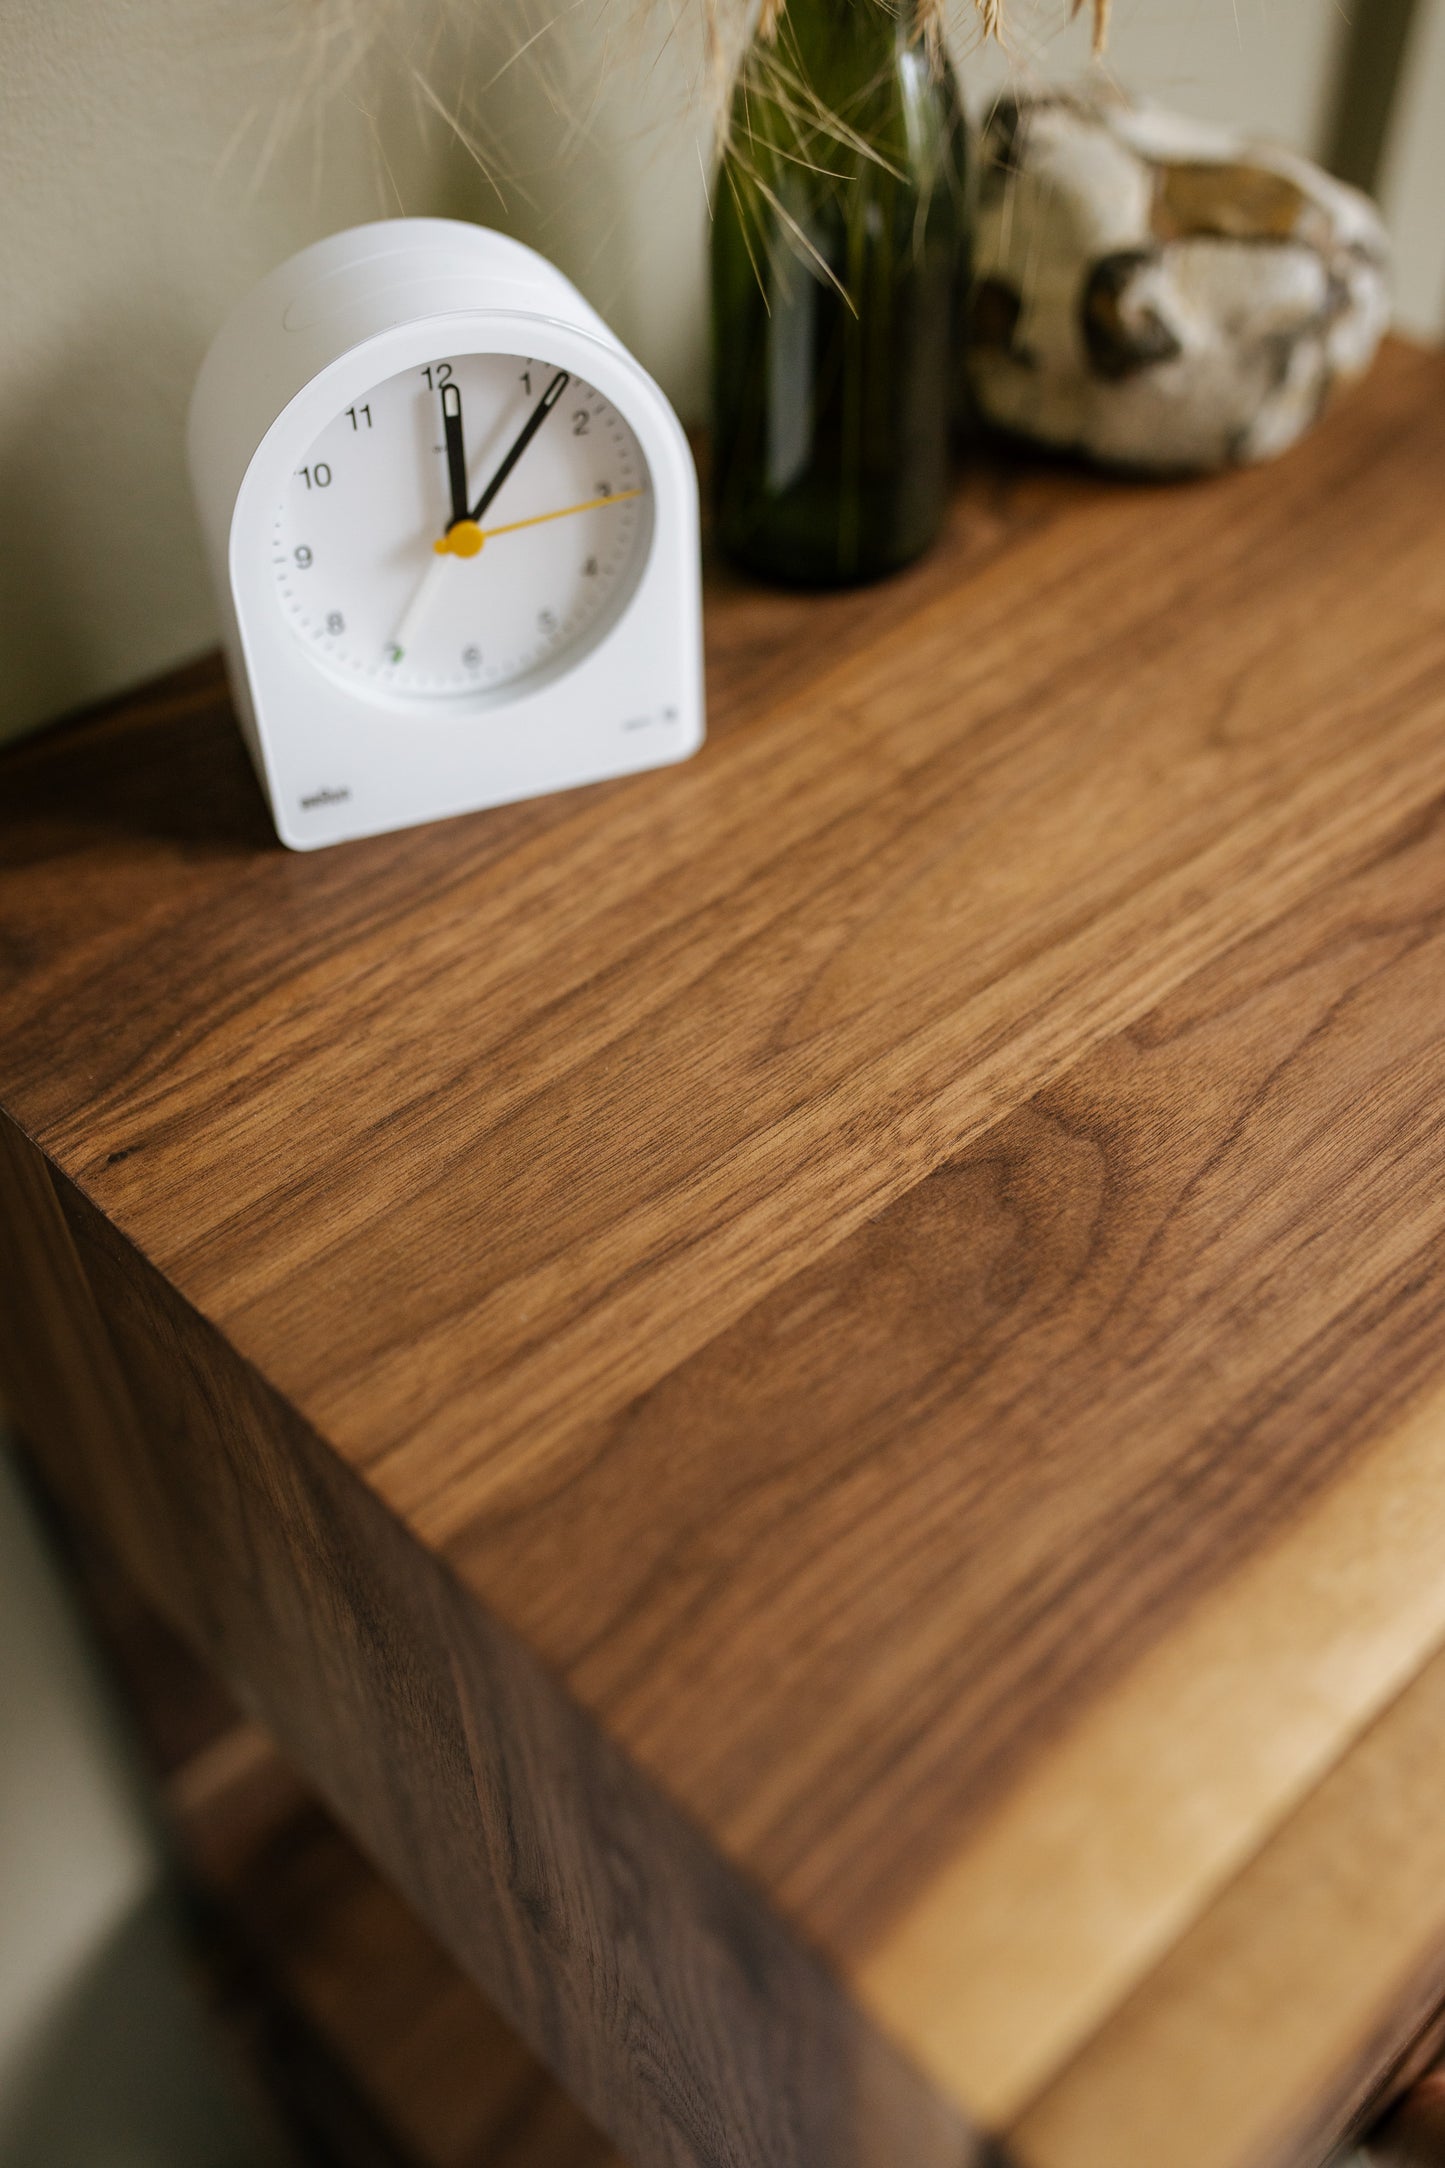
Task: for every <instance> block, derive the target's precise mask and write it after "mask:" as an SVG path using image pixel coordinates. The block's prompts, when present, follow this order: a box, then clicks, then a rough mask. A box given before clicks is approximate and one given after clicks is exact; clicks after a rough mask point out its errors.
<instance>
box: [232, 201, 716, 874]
mask: <svg viewBox="0 0 1445 2168" xmlns="http://www.w3.org/2000/svg"><path fill="white" fill-rule="evenodd" d="M190 449H191V466H192V475H193V479H194V483H195V488H196V495H197V502H198V506H199V508H200V512H201V519H202V526H203V530H204V532H205V536H206V540H207V544H208V548H209V551H210V555H211V559H212V564H213V568H214V570H215V572H216V577H217V586H218V590H219V593H220V597H221V601H222V605H223V620H224V630H225V636H226V647H227V657H228V663H229V666H230V674H231V678H232V683H233V687H234V690H235V692H236V696H237V707H238V711H239V714H240V719H241V723H242V728H243V731H244V733H245V735H246V738H247V742H248V744H249V746H250V748H251V751H252V754H253V757H254V759H255V762H256V766H257V769H258V772H259V774H260V776H261V780H262V784H263V786H264V788H265V789H266V792H267V795H268V798H269V800H270V804H271V810H272V814H273V817H274V819H275V822H276V827H277V830H278V832H279V834H280V835H281V837H282V840H283V841H285V842H287V843H290V844H292V845H294V846H296V847H299V848H306V847H309V846H312V845H315V844H319V843H329V842H336V841H340V840H342V839H343V838H344V837H348V836H358V835H365V834H369V833H373V832H375V831H377V830H379V829H383V828H394V827H399V826H403V825H406V824H408V823H410V822H413V821H419V820H427V819H433V818H437V817H439V816H441V815H444V814H448V813H454V812H461V811H464V810H468V809H471V808H475V807H479V806H485V805H493V804H499V803H501V802H503V801H505V800H508V799H513V798H519V797H526V796H531V795H534V794H536V793H537V792H540V791H546V790H554V789H563V788H567V787H570V786H571V785H573V784H577V783H584V782H591V781H596V780H601V779H602V778H604V777H608V776H616V775H622V774H626V773H628V772H631V771H635V770H638V769H642V768H649V767H655V766H658V765H661V764H664V763H667V762H672V761H677V760H681V759H683V758H685V757H686V756H687V755H688V754H689V753H691V752H693V751H695V750H696V748H697V746H698V745H699V744H700V743H701V740H702V735H703V714H702V696H701V637H700V603H699V578H698V544H697V489H696V479H695V476H694V472H693V468H692V462H691V458H690V455H689V453H688V450H687V446H686V441H685V439H684V438H683V436H682V432H681V430H680V428H679V426H678V423H677V420H676V417H675V416H674V415H673V413H672V411H671V409H670V407H669V406H668V405H667V402H666V400H665V399H664V398H663V396H662V394H661V393H660V392H659V391H658V389H657V387H656V386H655V385H654V384H653V383H652V382H651V380H650V379H649V378H648V377H647V376H646V375H645V374H644V372H643V371H642V370H641V369H640V368H639V366H638V365H637V363H636V362H635V361H633V359H632V358H631V356H630V355H628V354H627V353H626V351H625V349H624V348H622V347H621V346H620V345H619V343H618V342H617V340H616V339H615V338H614V337H613V336H612V334H611V333H610V332H609V331H608V330H607V329H606V327H605V326H604V325H603V324H602V323H601V321H600V319H598V318H596V317H595V316H594V315H593V314H592V312H591V310H590V309H589V308H588V307H587V304H586V303H585V302H584V301H582V299H581V297H580V296H579V295H578V294H577V293H576V292H575V290H574V289H573V288H572V287H570V286H569V285H568V284H567V283H566V281H565V280H563V279H562V277H561V275H560V274H559V273H558V272H557V271H556V270H555V269H554V268H553V267H552V266H551V265H550V264H548V263H546V261H545V260H544V259H543V258H541V257H539V256H537V255H535V254H534V252H533V251H531V250H528V249H523V248H521V247H520V246H519V245H518V244H516V243H514V242H510V241H507V240H505V239H504V238H503V237H502V236H500V235H496V234H491V233H488V232H486V231H485V230H484V229H482V228H479V227H472V226H466V225H461V224H456V223H453V222H450V221H444V220H393V221H389V222H387V223H386V224H383V225H379V226H371V227H362V228H358V229H355V230H354V231H352V232H350V233H346V234H339V235H336V236H333V238H332V239H331V240H329V241H325V242H321V243H318V244H317V245H316V246H315V247H314V248H311V249H308V250H305V251H303V252H302V254H301V255H300V256H298V257H295V258H293V259H292V260H291V261H290V263H288V264H285V265H283V266H282V267H281V269H280V270H279V271H278V272H274V273H272V275H271V277H270V278H269V279H267V280H265V281H263V282H262V285H261V286H260V287H259V288H257V289H256V290H255V292H254V293H252V294H251V295H250V296H249V297H248V298H247V300H246V301H245V302H243V303H242V304H241V307H240V308H239V309H238V310H237V311H236V312H235V314H234V315H233V316H232V318H231V319H230V320H229V321H228V323H227V324H226V325H225V326H224V327H223V329H222V331H221V333H220V335H219V336H218V338H217V340H216V343H215V345H214V346H213V347H212V349H211V352H210V354H209V355H208V357H207V360H206V363H205V366H204V367H203V369H202V372H201V376H200V379H199V381H198V384H197V388H196V394H195V398H194V400H193V403H192V414H191V436H190Z"/></svg>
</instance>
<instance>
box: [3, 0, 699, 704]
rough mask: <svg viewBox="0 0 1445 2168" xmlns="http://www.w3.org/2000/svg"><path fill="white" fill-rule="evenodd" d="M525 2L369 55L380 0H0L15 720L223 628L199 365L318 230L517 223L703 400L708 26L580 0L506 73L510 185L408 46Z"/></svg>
mask: <svg viewBox="0 0 1445 2168" xmlns="http://www.w3.org/2000/svg"><path fill="white" fill-rule="evenodd" d="M525 4H526V0H517V4H516V5H515V6H511V5H509V7H508V9H506V10H501V9H498V8H497V7H495V6H492V7H488V5H487V0H477V4H476V5H475V6H472V5H470V4H468V5H465V6H464V5H463V4H462V0H450V5H449V6H448V5H446V4H444V0H414V4H412V5H410V6H403V5H401V0H396V5H395V8H394V21H395V23H396V31H395V35H394V38H393V41H392V44H391V46H390V47H389V49H388V50H385V51H383V52H381V53H379V54H377V55H375V56H374V58H373V63H372V64H371V65H369V66H367V65H364V66H361V67H360V68H356V67H355V65H354V63H355V54H356V48H357V40H356V39H355V37H354V35H353V36H348V35H347V34H346V27H345V26H346V24H347V21H348V19H352V20H355V19H372V20H375V19H382V0H371V4H370V5H369V6H368V5H365V4H362V0H3V5H0V204H3V206H4V210H3V222H0V296H3V315H0V504H3V506H4V519H3V521H0V737H3V736H5V735H7V734H10V733H13V732H14V731H16V730H19V729H22V728H24V727H25V726H27V725H29V724H32V723H35V722H37V721H40V720H43V719H45V718H47V717H49V716H52V715H55V714H58V713H60V712H62V711H63V710H64V709H66V708H68V707H71V706H74V705H76V704H77V703H79V702H81V701H83V700H87V699H91V698H94V697H95V696H97V695H99V694H102V693H105V692H108V691H110V690H113V689H116V688H118V687H122V686H125V685H127V684H130V683H134V682H135V681H137V680H139V679H141V678H143V677H145V676H147V675H148V674H149V673H151V672H152V671H155V670H159V669H161V668H163V667H164V666H166V665H167V664H169V663H171V662H174V661H176V660H178V659H180V658H182V657H184V656H187V655H191V654H194V653H196V652H197V651H199V650H200V649H202V648H204V647H206V646H208V645H209V644H210V642H211V639H212V637H213V634H212V622H213V620H212V608H211V601H210V597H209V594H208V592H207V590H206V585H205V581H204V577H203V573H202V569H201V566H200V564H199V561H198V558H197V551H196V542H195V533H194V527H193V522H192V516H191V509H190V502H189V497H188V493H187V482H186V476H185V470H184V463H183V455H182V428H183V421H184V414H185V406H186V401H187V399H188V397H189V393H190V386H191V382H192V379H193V377H194V375H195V371H196V368H197V366H198V365H199V362H200V359H201V356H202V354H203V353H204V351H205V348H206V344H207V342H208V340H209V339H210V337H211V334H212V333H213V332H214V330H215V328H216V325H217V323H218V322H219V321H220V318H221V317H222V315H223V314H224V312H225V310H226V308H227V306H228V305H229V304H230V302H231V301H232V300H234V299H235V298H236V297H237V296H238V295H239V294H241V293H243V292H244V291H245V289H246V288H247V287H248V286H249V285H250V284H251V283H252V282H253V281H254V280H255V279H256V278H257V277H259V276H260V274H261V273H262V272H263V271H265V270H268V269H269V268H270V267H271V266H272V265H273V264H274V263H276V262H278V261H279V260H280V259H281V258H282V257H283V256H285V255H287V254H289V253H290V252H291V250H293V249H296V248H299V247H301V246H302V245H303V244H304V243H305V242H307V241H309V240H313V239H315V238H316V237H317V236H318V235H321V234H324V233H328V232H331V231H334V230H335V229H336V228H337V227H340V226H345V225H350V224H354V223H356V222H357V221H359V220H362V219H367V218H376V217H381V216H386V215H390V214H393V213H396V212H399V211H405V212H410V213H431V214H442V215H452V216H463V217H468V216H469V217H476V218H481V219H483V220H484V221H486V222H487V223H490V224H496V225H501V226H505V227H506V228H507V229H508V230H509V231H512V232H516V233H519V234H521V235H522V237H523V238H524V239H528V240H532V241H534V242H535V243H536V244H537V245H539V246H542V247H544V248H547V249H548V250H549V252H550V253H551V254H553V255H554V256H555V257H556V258H557V260H558V261H559V262H560V263H561V264H562V267H563V268H564V269H565V270H566V271H568V272H569V274H570V275H571V276H573V277H574V278H575V279H576V280H577V282H578V283H579V284H580V285H581V286H582V287H583V288H584V290H585V291H586V292H587V294H588V296H589V298H590V299H591V300H592V301H593V302H594V303H595V304H596V305H597V306H598V307H599V308H600V309H601V310H602V312H603V313H604V315H607V316H609V318H610V319H611V320H612V321H613V322H614V324H615V326H616V328H617V330H618V331H619V333H620V334H621V335H622V336H623V337H624V338H625V339H627V340H628V341H629V342H630V343H631V344H633V345H634V346H635V348H636V349H637V351H638V352H639V353H640V354H641V355H642V356H643V358H644V359H645V360H646V361H647V362H648V363H649V364H650V365H651V366H652V367H653V368H654V370H655V371H656V372H657V373H658V374H660V375H661V376H662V378H663V380H664V382H665V383H666V385H667V388H668V389H669V390H670V391H671V392H672V393H673V395H674V396H675V397H677V398H679V399H680V400H681V401H682V402H683V403H684V404H685V405H691V406H692V407H694V408H696V406H697V405H698V403H699V399H700V383H699V376H698V369H699V360H700V339H699V331H698V326H699V323H700V315H701V287H700V279H701V234H702V227H703V221H704V216H705V213H704V198H703V190H702V180H701V172H700V168H699V165H698V160H697V153H696V147H695V144H694V140H693V133H694V130H693V120H692V117H691V114H690V101H689V96H688V90H689V83H690V79H691V74H692V73H695V70H696V53H695V50H690V48H689V47H688V44H687V40H686V38H682V39H678V40H673V41H670V42H668V43H667V44H666V45H665V47H664V46H663V39H662V37H661V35H660V34H656V33H654V32H642V33H637V34H635V35H632V36H629V37H627V38H625V39H624V38H623V37H622V36H621V34H620V33H619V32H616V31H615V30H612V26H611V23H610V19H609V15H608V11H607V10H606V7H605V4H604V0H597V5H596V7H595V8H594V4H593V0H582V5H581V6H574V7H572V8H570V9H568V10H567V11H566V14H565V17H564V21H565V24H566V28H567V34H566V37H565V38H564V37H562V36H561V35H560V34H558V33H553V34H550V35H547V36H544V37H543V38H542V39H540V40H539V41H538V45H537V46H536V47H535V48H534V49H533V52H532V54H531V55H530V56H529V59H528V61H527V62H526V64H524V65H522V66H519V67H515V68H513V69H510V70H508V71H507V72H506V73H505V74H503V75H502V76H501V77H500V78H499V79H498V80H497V81H496V83H495V84H494V85H493V88H492V90H491V91H490V93H488V94H487V97H486V99H485V101H484V110H483V114H482V119H483V123H484V126H485V128H486V130H487V135H488V140H489V141H490V142H493V143H495V144H498V145H499V146H500V166H501V172H500V190H501V192H500V194H499V193H498V191H497V189H496V188H493V187H491V186H489V185H488V183H487V182H486V181H485V180H484V179H483V177H482V176H481V174H480V173H479V172H478V170H477V168H476V167H475V165H474V164H473V163H472V161H471V160H470V159H469V158H468V157H466V156H465V154H464V153H462V152H461V151H460V150H459V148H458V147H457V145H456V143H455V140H454V139H453V137H452V135H451V132H450V131H449V130H448V129H447V128H446V127H445V126H443V125H441V124H440V123H438V122H437V120H436V118H435V115H433V114H431V113H430V110H429V108H428V106H427V104H426V101H425V99H424V98H423V96H422V94H421V92H420V91H419V90H418V89H417V88H416V85H415V83H414V82H413V80H412V79H411V77H410V73H409V71H410V69H411V67H412V66H413V65H415V66H417V67H418V69H419V71H421V72H424V74H425V76H426V78H427V80H428V81H429V82H430V83H431V84H433V85H434V86H435V87H436V89H437V90H438V91H439V93H440V95H441V96H442V98H443V99H445V100H447V101H450V100H451V99H452V97H453V95H454V92H455V88H456V85H457V83H458V80H459V79H460V78H461V76H462V75H463V73H465V75H466V77H467V79H468V80H470V81H471V82H473V83H485V82H487V81H488V80H489V79H490V78H491V77H492V76H493V75H494V74H495V73H496V71H497V69H498V68H499V67H500V66H501V64H502V62H503V60H504V59H505V58H506V56H507V53H508V52H509V51H510V49H511V47H510V38H511V25H512V24H513V23H515V22H516V21H517V20H518V19H519V13H520V9H521V7H522V6H524V5H525ZM503 14H505V16H506V24H505V27H502V28H499V29H498V30H497V31H495V32H494V33H492V34H491V35H490V36H488V35H487V34H485V32H484V31H478V30H475V29H473V28H472V27H471V19H472V18H474V17H475V18H477V19H478V20H480V22H481V23H483V24H485V23H486V21H487V19H488V17H497V16H500V15H503ZM328 29H329V30H330V32H331V33H332V34H331V35H330V36H329V37H328V36H326V35H325V33H326V32H327V31H328ZM609 31H611V36H610V37H609ZM608 43H614V44H616V45H617V48H618V60H617V64H616V66H615V67H613V68H612V69H611V70H609V71H608V89H607V94H606V96H605V97H604V98H602V99H601V100H600V101H599V98H598V82H599V78H600V76H601V73H602V71H601V68H600V65H599V62H600V56H601V53H602V50H603V48H604V46H605V45H606V44H608ZM659 47H663V50H662V52H661V56H660V57H659ZM318 55H319V56H320V64H319V65H317V56H318ZM649 72H651V81H648V80H646V78H647V76H648V74H649ZM654 85H655V90H654ZM309 86H310V87H309ZM313 88H314V94H313ZM639 90H641V91H643V92H644V95H643V96H642V97H640V98H639V97H638V96H637V92H638V91H639ZM297 107H299V108H300V111H299V112H297V111H296V110H294V109H295V108H297ZM649 107H651V108H652V109H653V110H654V111H656V112H658V113H660V114H662V115H663V116H665V118H664V121H663V123H662V124H661V125H659V124H657V123H655V122H654V123H653V124H651V125H648V124H646V122H640V121H638V120H637V119H636V118H635V117H634V116H635V114H636V113H637V112H638V111H639V110H640V111H641V112H642V113H644V114H646V112H647V111H648V109H649Z"/></svg>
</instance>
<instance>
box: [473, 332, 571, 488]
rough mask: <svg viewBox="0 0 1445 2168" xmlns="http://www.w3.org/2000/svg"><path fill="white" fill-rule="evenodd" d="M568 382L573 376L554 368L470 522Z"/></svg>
mask: <svg viewBox="0 0 1445 2168" xmlns="http://www.w3.org/2000/svg"><path fill="white" fill-rule="evenodd" d="M571 381H572V378H571V376H570V374H569V373H568V371H567V370H566V369H559V370H558V371H557V374H556V375H555V376H554V377H553V379H552V381H551V383H550V384H549V385H548V386H547V389H546V390H545V391H544V392H543V394H542V396H541V398H540V399H539V400H538V401H537V404H536V405H535V406H534V407H533V409H532V411H531V413H530V414H529V415H528V416H527V419H526V421H525V422H524V423H523V425H522V428H521V432H520V434H519V435H518V437H517V441H516V443H515V444H514V445H513V446H512V449H511V450H510V451H509V452H508V454H507V456H506V458H505V459H504V460H503V461H502V464H501V465H500V467H498V469H497V471H496V473H495V474H494V475H493V476H492V479H491V480H490V482H488V484H487V486H486V488H485V489H484V490H483V491H482V494H481V495H480V497H478V499H477V501H476V503H475V504H474V505H473V506H472V509H471V513H470V517H471V519H472V520H473V521H477V520H480V519H481V518H482V516H483V514H484V513H485V512H486V510H487V508H488V506H489V505H490V504H491V502H492V499H493V498H494V497H495V496H496V494H497V491H498V490H499V489H500V488H501V486H502V484H503V482H505V481H506V479H507V476H508V475H509V474H510V473H511V471H512V469H513V467H515V466H516V464H517V461H518V460H519V459H520V458H521V456H522V454H523V452H525V451H526V449H527V446H528V445H529V444H530V443H531V441H532V439H533V437H534V436H535V435H536V434H537V431H538V430H539V429H540V428H541V426H542V424H543V422H544V421H545V420H546V419H547V416H548V415H549V414H550V413H551V411H552V409H553V407H554V406H555V405H556V404H557V401H558V400H559V399H560V398H561V396H562V394H563V392H564V391H565V390H566V389H567V386H568V385H569V384H570V383H571Z"/></svg>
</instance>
